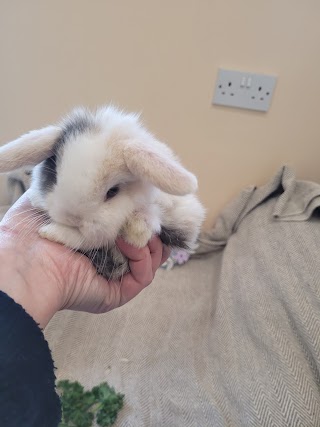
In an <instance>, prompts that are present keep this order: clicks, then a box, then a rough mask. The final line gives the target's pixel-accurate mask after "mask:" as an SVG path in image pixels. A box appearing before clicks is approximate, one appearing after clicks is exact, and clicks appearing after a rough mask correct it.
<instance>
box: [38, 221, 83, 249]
mask: <svg viewBox="0 0 320 427" xmlns="http://www.w3.org/2000/svg"><path fill="white" fill-rule="evenodd" d="M39 235H40V236H41V237H42V238H44V239H47V240H50V241H51V242H56V243H61V244H63V245H65V246H69V247H77V245H79V241H80V240H79V239H80V237H81V236H80V233H79V231H77V230H76V229H75V228H73V227H68V226H66V225H62V224H56V223H54V222H51V223H50V224H47V225H43V226H42V227H40V229H39Z"/></svg>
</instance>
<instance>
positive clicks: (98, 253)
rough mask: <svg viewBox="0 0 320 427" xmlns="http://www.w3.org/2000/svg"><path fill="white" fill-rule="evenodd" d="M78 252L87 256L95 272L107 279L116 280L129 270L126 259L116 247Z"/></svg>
mask: <svg viewBox="0 0 320 427" xmlns="http://www.w3.org/2000/svg"><path fill="white" fill-rule="evenodd" d="M79 252H81V253H83V254H84V255H85V256H86V257H88V258H89V259H90V261H91V263H92V264H93V266H94V267H95V268H96V270H97V273H98V274H101V276H103V277H104V278H105V279H107V280H111V279H112V280H117V279H119V278H121V277H122V276H123V275H124V274H126V273H128V272H129V271H130V268H129V263H128V260H127V259H126V258H125V257H124V256H123V255H122V254H121V252H120V251H119V249H118V248H113V249H110V250H108V249H106V248H100V249H92V250H91V251H79ZM119 255H120V256H119Z"/></svg>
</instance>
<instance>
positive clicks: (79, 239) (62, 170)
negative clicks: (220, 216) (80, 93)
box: [0, 106, 204, 279]
mask: <svg viewBox="0 0 320 427" xmlns="http://www.w3.org/2000/svg"><path fill="white" fill-rule="evenodd" d="M22 166H35V167H34V168H33V172H32V181H31V187H30V190H29V195H30V198H31V202H32V204H33V206H34V207H36V208H39V209H41V210H43V211H45V212H46V213H47V215H48V217H49V218H50V221H51V222H50V223H49V224H46V225H43V226H42V227H41V228H40V229H39V233H40V235H41V236H42V237H44V238H47V239H49V240H52V241H55V242H59V243H62V244H64V245H66V246H68V247H70V248H72V249H76V250H78V251H80V252H83V253H84V254H86V255H87V256H88V257H89V258H90V259H91V261H92V263H93V264H94V265H95V267H96V268H97V271H98V272H99V273H100V274H102V275H103V276H105V277H106V278H111V277H112V278H113V279H116V278H119V277H120V276H121V275H123V274H124V273H126V272H127V271H128V270H129V268H128V262H127V260H126V259H125V258H124V257H123V256H122V254H121V253H120V251H119V250H118V248H117V247H116V245H115V240H116V238H117V237H118V236H122V237H123V238H124V239H125V240H126V241H127V242H129V243H131V244H133V245H135V246H137V247H143V246H145V245H146V244H147V242H148V240H149V239H150V238H151V236H152V235H153V234H159V236H160V239H161V240H162V241H163V242H164V243H165V244H167V245H169V246H170V247H173V248H185V249H191V250H192V249H193V248H194V246H195V242H196V240H197V237H198V234H199V231H200V227H201V224H202V222H203V219H204V208H203V206H202V205H201V203H200V202H199V200H198V199H197V198H196V196H195V195H194V194H193V193H194V192H195V191H196V190H197V179H196V177H195V176H194V175H193V174H191V173H190V172H188V171H187V170H186V169H184V168H183V167H182V166H181V164H180V163H179V161H178V160H177V158H176V157H175V156H174V154H173V152H172V151H171V150H170V149H169V148H168V147H167V146H166V145H165V144H163V143H161V142H159V141H158V140H157V139H156V138H155V137H154V136H153V135H152V134H150V133H149V132H148V131H147V130H146V129H145V128H144V127H143V126H142V124H141V122H140V120H139V116H137V115H135V114H127V113H123V112H121V111H119V110H117V109H116V108H114V107H112V106H107V107H103V108H100V109H99V110H97V111H96V112H94V113H91V112H90V111H88V110H86V109H84V108H80V109H76V110H74V111H73V112H72V113H71V114H70V115H69V116H68V117H66V118H65V119H64V120H63V121H62V122H61V123H60V124H58V125H56V126H48V127H46V128H43V129H40V130H35V131H32V132H30V133H28V134H26V135H23V136H21V137H20V138H18V139H17V140H15V141H12V142H10V143H8V144H6V145H4V146H3V147H1V148H0V172H8V171H11V170H15V169H17V168H20V167H22ZM97 249H99V250H97Z"/></svg>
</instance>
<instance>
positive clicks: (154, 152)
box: [124, 142, 198, 196]
mask: <svg viewBox="0 0 320 427" xmlns="http://www.w3.org/2000/svg"><path fill="white" fill-rule="evenodd" d="M161 145H162V144H161ZM157 148H158V147H157ZM124 159H125V162H126V164H127V166H128V168H129V170H130V172H131V173H133V175H135V176H138V177H139V178H142V179H144V180H146V181H149V182H151V183H152V184H153V185H155V186H156V187H157V188H159V189H160V190H162V191H164V192H165V193H169V194H173V195H176V196H184V195H186V194H190V193H194V192H195V191H196V190H197V187H198V183H197V178H196V177H195V176H194V175H193V174H192V173H190V172H189V171H187V170H186V169H185V168H184V167H182V166H181V165H180V163H178V161H176V160H175V159H174V158H173V156H172V154H171V153H170V151H169V150H168V149H165V150H161V149H153V147H152V145H151V146H147V145H145V144H140V143H139V142H130V143H129V144H128V145H126V147H125V148H124Z"/></svg>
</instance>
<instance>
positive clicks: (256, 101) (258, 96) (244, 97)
mask: <svg viewBox="0 0 320 427" xmlns="http://www.w3.org/2000/svg"><path fill="white" fill-rule="evenodd" d="M276 80H277V78H276V77H275V76H267V75H264V74H254V73H245V72H242V71H233V70H224V69H219V72H218V78H217V82H216V87H215V93H214V97H213V101H212V103H213V104H217V105H225V106H228V107H238V108H246V109H249V110H257V111H268V109H269V107H270V103H271V98H272V95H273V91H274V88H275V85H276Z"/></svg>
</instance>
